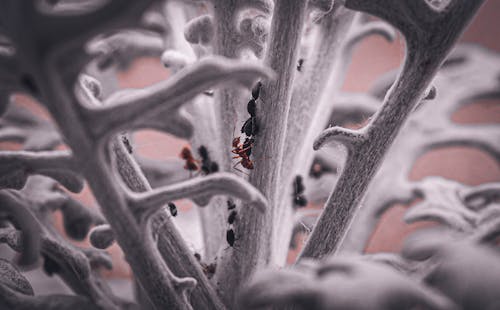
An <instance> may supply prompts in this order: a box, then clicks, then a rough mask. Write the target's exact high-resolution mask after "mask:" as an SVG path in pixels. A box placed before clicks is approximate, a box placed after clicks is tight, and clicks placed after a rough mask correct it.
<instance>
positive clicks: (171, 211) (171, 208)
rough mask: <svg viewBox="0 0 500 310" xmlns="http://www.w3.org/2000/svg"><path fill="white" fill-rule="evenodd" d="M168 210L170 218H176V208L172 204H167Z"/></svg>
mask: <svg viewBox="0 0 500 310" xmlns="http://www.w3.org/2000/svg"><path fill="white" fill-rule="evenodd" d="M168 208H169V209H170V214H172V216H177V206H176V205H175V204H174V203H173V202H169V203H168Z"/></svg>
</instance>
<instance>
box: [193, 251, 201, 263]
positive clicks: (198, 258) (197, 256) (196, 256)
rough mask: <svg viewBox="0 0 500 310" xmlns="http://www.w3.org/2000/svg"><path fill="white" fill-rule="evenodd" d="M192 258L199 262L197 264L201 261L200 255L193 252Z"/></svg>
mask: <svg viewBox="0 0 500 310" xmlns="http://www.w3.org/2000/svg"><path fill="white" fill-rule="evenodd" d="M194 257H195V258H196V260H197V261H199V262H200V261H201V255H200V253H197V252H195V253H194Z"/></svg>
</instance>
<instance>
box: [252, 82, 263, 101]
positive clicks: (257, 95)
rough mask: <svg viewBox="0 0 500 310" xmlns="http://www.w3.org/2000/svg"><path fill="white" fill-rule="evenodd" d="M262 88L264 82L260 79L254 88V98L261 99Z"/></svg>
mask: <svg viewBox="0 0 500 310" xmlns="http://www.w3.org/2000/svg"><path fill="white" fill-rule="evenodd" d="M261 88H262V83H261V82H260V81H258V82H257V84H255V86H254V87H253V88H252V98H253V99H254V100H257V99H259V96H260V89H261Z"/></svg>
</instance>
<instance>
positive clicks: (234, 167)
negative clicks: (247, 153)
mask: <svg viewBox="0 0 500 310" xmlns="http://www.w3.org/2000/svg"><path fill="white" fill-rule="evenodd" d="M239 164H241V160H240V161H239V162H237V163H236V164H235V165H234V166H233V169H235V170H236V171H239V172H241V173H243V174H246V175H247V176H250V175H249V174H248V173H246V172H245V171H243V170H241V169H238V168H236V167H237V166H238V165H239Z"/></svg>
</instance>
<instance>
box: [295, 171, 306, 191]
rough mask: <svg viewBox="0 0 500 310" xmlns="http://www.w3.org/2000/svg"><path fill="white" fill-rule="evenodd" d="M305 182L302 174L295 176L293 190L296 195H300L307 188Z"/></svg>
mask: <svg viewBox="0 0 500 310" xmlns="http://www.w3.org/2000/svg"><path fill="white" fill-rule="evenodd" d="M305 189H306V188H305V186H304V183H302V176H301V175H298V176H296V177H295V179H294V181H293V190H294V194H295V195H300V194H302V193H303V192H304V190H305Z"/></svg>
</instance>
